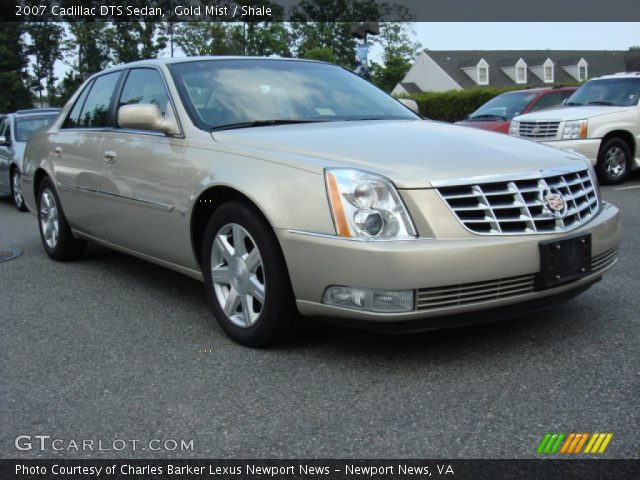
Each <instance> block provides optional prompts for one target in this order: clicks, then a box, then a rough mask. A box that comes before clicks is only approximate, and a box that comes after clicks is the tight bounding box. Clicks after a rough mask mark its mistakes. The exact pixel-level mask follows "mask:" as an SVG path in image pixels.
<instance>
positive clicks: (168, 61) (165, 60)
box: [96, 55, 326, 73]
mask: <svg viewBox="0 0 640 480" xmlns="http://www.w3.org/2000/svg"><path fill="white" fill-rule="evenodd" d="M202 60H247V61H251V60H271V61H274V62H306V63H326V62H321V61H318V60H307V59H302V58H288V57H280V56H270V57H245V56H235V55H206V56H196V57H162V58H150V59H147V60H138V61H135V62H129V63H123V64H120V65H115V66H113V67H111V68H107V69H105V70H101V71H100V72H96V73H103V72H110V71H116V70H121V69H123V68H131V67H145V66H146V67H149V66H159V65H174V64H177V63H188V62H198V61H202Z"/></svg>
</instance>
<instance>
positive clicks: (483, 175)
mask: <svg viewBox="0 0 640 480" xmlns="http://www.w3.org/2000/svg"><path fill="white" fill-rule="evenodd" d="M23 185H24V196H25V201H26V203H27V206H28V207H29V209H30V210H31V211H32V212H34V213H36V214H37V215H38V225H39V229H40V236H41V239H42V245H43V247H44V250H45V251H46V252H47V253H48V255H49V256H50V257H51V258H53V259H54V260H65V259H69V258H77V257H78V256H79V255H81V254H82V252H83V249H84V248H85V244H86V241H87V240H94V241H96V242H98V243H100V244H103V245H106V246H108V247H111V248H114V249H116V250H120V251H122V252H126V253H128V254H131V255H135V256H138V257H141V258H144V259H146V260H149V261H152V262H155V263H157V264H160V265H163V266H165V267H168V268H171V269H174V270H176V271H178V272H182V273H184V274H186V275H189V276H191V277H193V278H197V279H199V280H202V281H204V283H205V290H206V293H207V295H208V297H209V299H210V301H211V304H212V306H213V312H214V314H215V317H216V319H217V320H218V322H219V323H220V325H221V326H222V328H223V329H224V330H225V331H226V332H227V333H228V334H229V335H230V336H231V337H232V338H233V339H235V340H236V341H238V342H240V343H242V344H245V345H251V346H260V345H265V344H268V343H270V342H273V341H275V340H276V339H278V338H279V337H280V335H282V334H284V333H286V332H288V331H290V329H291V328H293V325H294V324H295V322H296V321H297V319H298V318H299V317H298V316H297V313H298V312H299V313H301V314H302V315H305V316H309V317H316V318H323V319H328V320H330V321H334V322H337V323H340V324H343V325H347V324H355V325H359V326H366V327H368V328H372V329H383V328H392V329H402V330H421V329H429V328H441V327H449V326H453V325H459V324H465V323H470V322H475V321H491V320H496V319H499V318H502V317H504V316H508V315H513V314H514V313H517V314H520V313H524V312H528V311H531V310H533V309H537V308H543V307H549V306H550V305H552V304H554V303H556V302H558V301H562V300H565V299H567V298H570V297H572V296H575V295H577V294H578V293H580V292H582V291H584V290H586V289H587V288H589V287H590V286H591V285H592V284H593V283H595V282H597V281H598V280H599V279H600V278H601V277H602V275H603V273H604V272H605V271H606V270H607V269H608V268H610V267H611V266H612V265H613V264H614V263H615V261H616V258H617V257H616V255H617V253H616V252H617V245H618V240H619V235H620V227H619V221H618V210H617V208H616V207H614V206H613V205H611V204H609V203H607V202H604V201H602V199H601V198H600V195H599V191H598V184H597V181H596V178H595V175H594V173H593V171H592V169H591V168H590V165H589V162H587V161H585V159H584V157H582V156H581V155H577V154H571V153H568V152H561V151H558V150H555V149H552V148H547V147H544V146H541V145H536V144H535V143H532V142H525V141H522V140H518V139H514V138H511V137H508V136H506V135H504V136H500V137H498V136H496V135H493V134H491V133H488V132H484V131H480V130H472V129H462V128H460V127H457V126H454V125H449V124H444V123H437V122H432V121H423V120H421V119H420V118H419V117H418V116H417V115H416V114H415V113H413V112H412V111H411V110H409V109H408V108H407V107H405V106H403V105H402V104H401V103H400V102H398V101H396V100H395V99H394V98H392V97H390V96H389V95H387V94H385V93H383V92H382V91H380V90H378V89H377V88H376V87H374V86H373V85H371V84H369V83H368V82H366V81H364V80H362V79H361V78H359V77H358V76H357V75H354V74H353V73H350V72H348V71H346V70H344V69H342V68H340V67H337V66H334V65H330V64H326V63H322V62H315V61H303V60H292V59H281V58H279V59H275V58H268V59H265V58H242V57H241V58H229V57H199V58H197V57H196V58H173V59H160V60H149V61H142V62H136V63H132V64H126V65H121V66H118V67H115V68H112V69H109V70H106V71H103V72H101V73H99V74H96V75H94V76H93V77H91V79H89V80H88V81H87V82H85V83H84V85H83V86H82V87H81V88H80V89H79V90H78V92H77V93H76V94H75V95H74V96H73V98H72V99H71V100H70V101H69V103H68V104H67V105H66V106H65V107H64V109H63V111H62V113H61V114H60V116H59V117H58V119H57V120H56V121H55V122H54V123H53V124H52V125H50V126H49V127H48V128H47V129H46V130H40V131H39V132H38V133H37V134H35V135H34V136H33V137H32V138H31V140H30V141H29V144H28V146H27V151H26V159H25V173H24V174H23Z"/></svg>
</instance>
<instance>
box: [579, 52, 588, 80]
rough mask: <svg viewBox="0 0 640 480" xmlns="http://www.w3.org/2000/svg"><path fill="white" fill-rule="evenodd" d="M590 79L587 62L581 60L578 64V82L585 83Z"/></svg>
mask: <svg viewBox="0 0 640 480" xmlns="http://www.w3.org/2000/svg"><path fill="white" fill-rule="evenodd" d="M587 77H588V71H587V61H586V60H585V59H584V58H581V59H580V61H579V62H578V81H580V82H583V81H585V80H586V79H587Z"/></svg>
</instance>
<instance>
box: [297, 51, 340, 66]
mask: <svg viewBox="0 0 640 480" xmlns="http://www.w3.org/2000/svg"><path fill="white" fill-rule="evenodd" d="M301 58H307V59H309V60H319V61H321V62H329V63H337V62H338V61H337V59H336V56H335V55H334V53H333V50H332V49H330V48H326V47H319V48H312V49H310V50H306V51H305V52H304V53H303V54H302V57H301Z"/></svg>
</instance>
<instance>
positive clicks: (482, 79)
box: [478, 59, 489, 85]
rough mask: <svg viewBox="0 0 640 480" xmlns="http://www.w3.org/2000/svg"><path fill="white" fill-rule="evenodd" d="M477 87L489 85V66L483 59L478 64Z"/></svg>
mask: <svg viewBox="0 0 640 480" xmlns="http://www.w3.org/2000/svg"><path fill="white" fill-rule="evenodd" d="M478 85H489V64H488V63H487V62H486V61H485V60H484V59H481V60H480V61H479V62H478Z"/></svg>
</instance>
